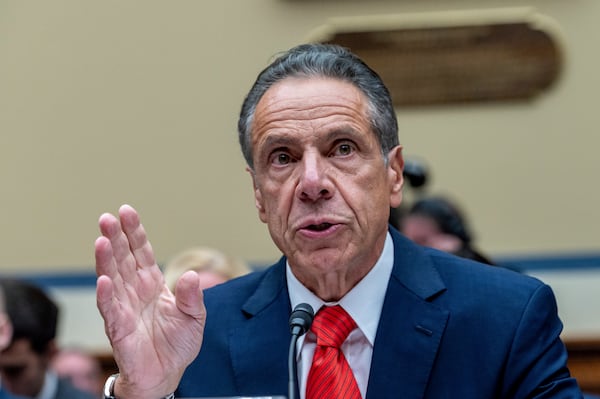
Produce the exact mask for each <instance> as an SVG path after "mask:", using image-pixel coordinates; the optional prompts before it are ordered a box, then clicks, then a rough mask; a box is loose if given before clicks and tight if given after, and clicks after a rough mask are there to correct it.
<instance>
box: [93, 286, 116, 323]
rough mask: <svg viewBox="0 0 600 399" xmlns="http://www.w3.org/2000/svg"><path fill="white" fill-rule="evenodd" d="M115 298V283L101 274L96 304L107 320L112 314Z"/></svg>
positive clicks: (97, 287)
mask: <svg viewBox="0 0 600 399" xmlns="http://www.w3.org/2000/svg"><path fill="white" fill-rule="evenodd" d="M112 298H113V285H112V280H111V279H110V278H109V277H108V276H106V275H101V276H99V277H98V279H97V280H96V305H97V306H98V310H100V314H101V315H102V317H103V318H104V319H105V320H106V318H107V317H108V316H109V315H110V311H111V307H112Z"/></svg>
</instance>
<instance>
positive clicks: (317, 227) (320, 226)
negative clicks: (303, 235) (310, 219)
mask: <svg viewBox="0 0 600 399" xmlns="http://www.w3.org/2000/svg"><path fill="white" fill-rule="evenodd" d="M331 226H332V224H331V223H319V224H311V225H309V226H306V229H307V230H311V231H323V230H327V229H328V228H330V227H331Z"/></svg>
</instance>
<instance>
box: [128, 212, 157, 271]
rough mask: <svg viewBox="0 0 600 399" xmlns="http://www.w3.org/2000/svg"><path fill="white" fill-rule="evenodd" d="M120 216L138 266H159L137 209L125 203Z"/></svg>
mask: <svg viewBox="0 0 600 399" xmlns="http://www.w3.org/2000/svg"><path fill="white" fill-rule="evenodd" d="M119 217H120V219H121V225H122V229H123V231H124V232H125V234H126V235H127V238H128V242H129V249H130V251H131V253H132V254H133V256H134V258H135V261H136V264H137V266H138V267H142V268H147V267H155V266H156V267H158V266H157V265H156V261H155V258H154V251H153V250H152V246H151V245H150V242H149V241H148V237H147V235H146V231H145V230H144V226H142V224H141V223H140V218H139V215H138V213H137V212H136V210H135V209H133V208H132V207H131V206H129V205H123V206H121V208H120V209H119Z"/></svg>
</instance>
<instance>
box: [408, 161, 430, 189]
mask: <svg viewBox="0 0 600 399" xmlns="http://www.w3.org/2000/svg"><path fill="white" fill-rule="evenodd" d="M402 175H403V176H404V177H405V178H406V180H408V184H409V185H410V186H411V187H414V188H418V187H422V186H424V185H425V184H426V183H427V175H428V171H427V167H426V166H425V165H424V164H423V163H422V162H419V161H417V160H408V159H407V160H405V162H404V170H403V171H402Z"/></svg>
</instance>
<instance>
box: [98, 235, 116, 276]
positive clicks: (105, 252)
mask: <svg viewBox="0 0 600 399" xmlns="http://www.w3.org/2000/svg"><path fill="white" fill-rule="evenodd" d="M94 255H95V258H96V275H97V276H103V275H105V276H108V277H109V278H111V279H114V278H116V277H117V274H118V271H117V267H116V264H115V258H114V256H113V251H112V245H111V243H110V240H109V239H108V238H106V237H105V236H100V237H98V238H97V239H96V242H95V243H94Z"/></svg>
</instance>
